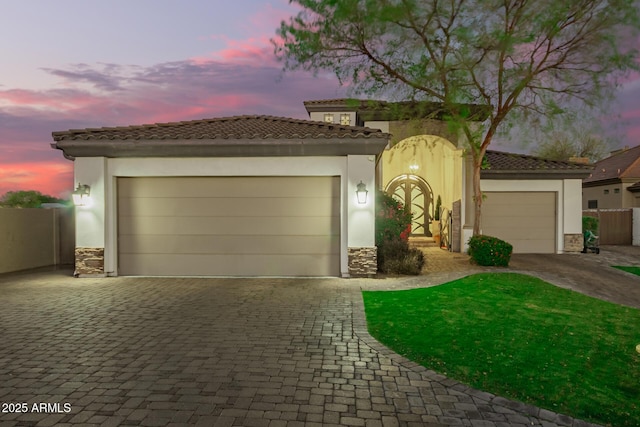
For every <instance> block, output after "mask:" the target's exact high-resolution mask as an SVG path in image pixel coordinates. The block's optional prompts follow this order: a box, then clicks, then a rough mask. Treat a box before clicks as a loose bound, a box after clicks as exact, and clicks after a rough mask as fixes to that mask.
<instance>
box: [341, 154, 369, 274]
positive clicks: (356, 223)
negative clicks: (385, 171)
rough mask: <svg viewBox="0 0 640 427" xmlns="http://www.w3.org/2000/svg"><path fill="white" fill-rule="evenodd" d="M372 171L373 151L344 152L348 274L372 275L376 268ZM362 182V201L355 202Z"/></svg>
mask: <svg viewBox="0 0 640 427" xmlns="http://www.w3.org/2000/svg"><path fill="white" fill-rule="evenodd" d="M375 171H376V163H375V156H374V155H349V156H347V178H346V179H345V186H344V206H346V207H347V216H348V221H347V224H348V229H347V246H348V266H349V272H348V275H349V276H351V277H366V276H373V275H375V274H376V271H377V248H376V242H375V189H376V187H375V184H376V182H375V179H376V178H375ZM360 182H362V183H363V184H365V185H366V188H367V191H368V194H367V201H366V203H363V204H361V203H358V200H357V197H356V189H357V186H358V184H359V183H360Z"/></svg>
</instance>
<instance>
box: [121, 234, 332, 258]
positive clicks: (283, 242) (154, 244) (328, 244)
mask: <svg viewBox="0 0 640 427" xmlns="http://www.w3.org/2000/svg"><path fill="white" fill-rule="evenodd" d="M120 253H121V254H125V255H126V254H136V253H146V254H210V255H228V254H246V255H251V254H272V255H275V254H310V255H313V254H316V253H328V254H334V255H336V254H339V253H340V238H339V236H335V237H328V236H243V235H233V236H180V235H178V236H164V235H161V236H157V235H147V236H126V235H124V236H121V237H120Z"/></svg>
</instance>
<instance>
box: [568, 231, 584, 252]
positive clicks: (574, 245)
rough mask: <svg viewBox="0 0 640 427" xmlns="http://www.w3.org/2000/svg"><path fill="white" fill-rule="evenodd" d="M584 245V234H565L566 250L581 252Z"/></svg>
mask: <svg viewBox="0 0 640 427" xmlns="http://www.w3.org/2000/svg"><path fill="white" fill-rule="evenodd" d="M583 247H584V238H583V237H582V234H565V235H564V252H581V251H582V249H583Z"/></svg>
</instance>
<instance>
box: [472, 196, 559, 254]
mask: <svg viewBox="0 0 640 427" xmlns="http://www.w3.org/2000/svg"><path fill="white" fill-rule="evenodd" d="M485 194H486V196H487V198H486V199H485V201H484V202H483V204H482V234H486V235H489V236H495V237H498V238H500V239H502V240H504V241H506V242H509V243H511V244H512V245H513V252H514V253H555V251H556V243H555V239H556V193H555V192H485Z"/></svg>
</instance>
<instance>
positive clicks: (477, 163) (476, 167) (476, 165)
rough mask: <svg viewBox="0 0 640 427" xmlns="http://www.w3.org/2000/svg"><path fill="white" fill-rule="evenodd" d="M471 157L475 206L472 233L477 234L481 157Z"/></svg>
mask: <svg viewBox="0 0 640 427" xmlns="http://www.w3.org/2000/svg"><path fill="white" fill-rule="evenodd" d="M478 157H479V158H474V159H473V202H474V206H475V213H474V219H473V235H474V236H477V235H479V234H480V230H481V223H480V221H481V217H482V189H481V188H480V171H481V169H482V168H481V166H482V157H483V155H481V156H478Z"/></svg>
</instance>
